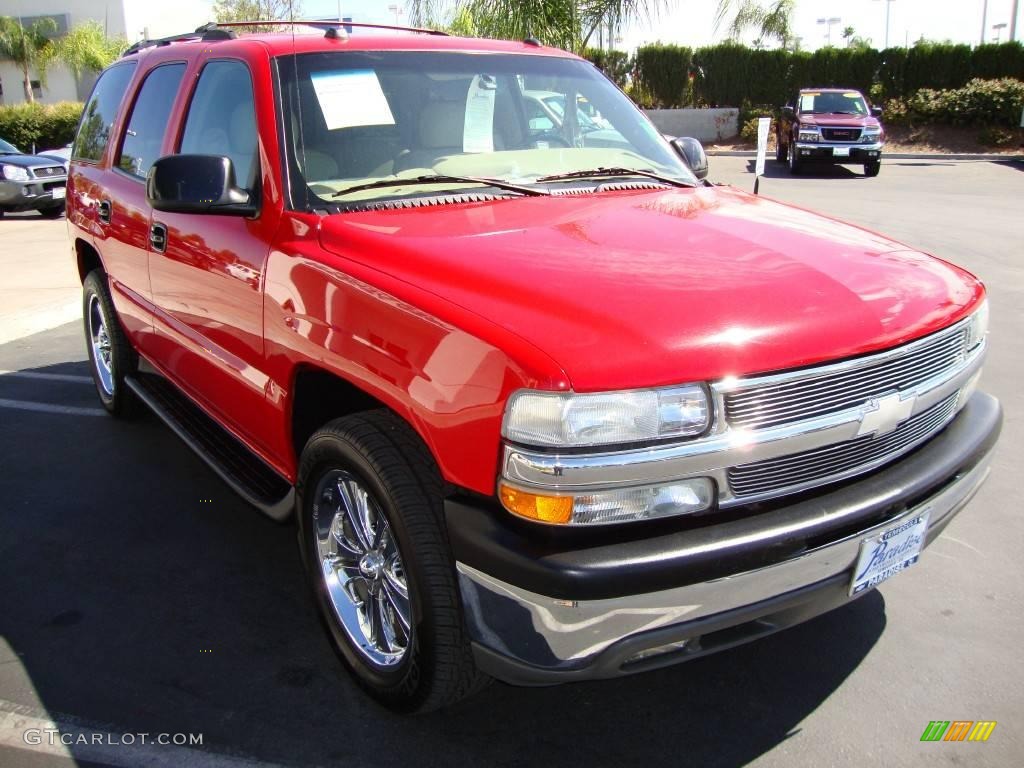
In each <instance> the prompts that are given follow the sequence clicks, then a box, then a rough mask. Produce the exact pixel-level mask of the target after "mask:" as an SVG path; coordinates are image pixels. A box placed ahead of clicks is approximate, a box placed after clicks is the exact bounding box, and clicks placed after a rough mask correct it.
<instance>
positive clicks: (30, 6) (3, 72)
mask: <svg viewBox="0 0 1024 768" xmlns="http://www.w3.org/2000/svg"><path fill="white" fill-rule="evenodd" d="M210 6H211V2H210V0H0V16H13V17H15V18H20V19H21V20H22V22H23V23H26V24H31V23H32V22H33V21H35V20H36V19H38V18H39V17H41V16H49V17H51V18H53V20H54V21H55V22H56V23H57V30H58V32H57V34H58V35H60V34H63V33H64V32H66V31H67V30H68V29H70V28H72V27H75V26H77V25H78V24H81V23H82V22H83V21H90V20H91V21H97V22H99V23H100V24H101V25H103V27H104V29H105V30H106V31H107V34H108V35H109V36H111V37H117V36H121V37H125V38H127V39H128V41H129V42H136V41H138V40H142V39H144V38H147V37H149V38H153V37H166V36H167V35H175V34H178V33H181V32H188V31H190V30H193V29H195V28H196V27H198V26H200V25H201V24H205V23H206V22H208V21H211V20H212V19H213V13H212V11H211V8H210ZM30 77H31V79H32V81H33V86H34V88H33V90H34V91H35V97H36V100H37V101H42V102H46V103H53V102H56V101H82V100H84V99H85V98H86V96H88V94H89V89H90V88H91V87H92V83H93V80H94V79H95V76H94V75H88V74H87V75H85V76H84V77H83V78H82V80H81V81H78V82H76V81H75V78H74V76H73V75H72V74H71V72H69V71H68V69H67V68H66V67H64V66H62V65H59V64H58V65H54V66H53V67H51V68H50V69H49V71H48V72H47V73H46V85H45V86H41V85H40V84H39V77H38V75H37V74H36V73H35V72H31V73H30ZM23 79H24V78H23V75H22V72H21V69H20V67H18V66H16V65H15V64H14V63H13V62H12V61H10V60H9V59H0V104H18V103H20V102H23V101H25V92H24V87H23V85H22V82H23Z"/></svg>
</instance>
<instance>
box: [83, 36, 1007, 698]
mask: <svg viewBox="0 0 1024 768" xmlns="http://www.w3.org/2000/svg"><path fill="white" fill-rule="evenodd" d="M538 91H543V92H544V93H548V94H551V93H554V94H556V95H558V97H559V98H558V99H557V101H558V103H559V104H561V105H562V107H561V109H562V110H563V112H562V113H561V114H560V116H559V117H560V119H559V120H558V121H547V122H546V123H544V124H541V123H539V122H531V119H530V117H529V115H530V111H529V110H530V103H529V99H530V95H529V94H530V93H535V92H538ZM580 105H586V109H587V115H586V118H584V116H583V115H582V114H581V110H580ZM589 123H595V124H599V125H600V126H602V127H601V130H602V132H603V135H605V137H606V138H609V141H607V142H606V143H603V144H602V145H601V146H589V145H588V144H587V143H586V142H585V141H584V138H583V130H582V129H583V127H584V126H586V125H587V124H589ZM612 134H614V135H615V137H616V138H615V141H611V140H610V137H611V136H612ZM689 149H690V150H691V151H692V150H693V147H692V146H690V147H689ZM698 159H699V158H698ZM67 218H68V224H69V232H70V236H71V241H72V243H73V251H74V254H75V257H76V259H77V263H78V269H79V272H80V274H81V277H82V281H83V287H84V314H85V317H84V322H85V331H86V339H87V342H88V346H89V354H90V357H91V360H92V368H93V374H94V377H95V380H96V385H97V390H98V392H99V397H100V399H101V400H102V402H103V404H104V405H105V406H106V408H107V410H109V411H110V412H111V413H112V414H114V415H116V416H121V417H125V416H128V415H130V414H132V413H133V412H134V411H135V410H136V408H137V406H138V405H139V404H145V405H146V406H148V407H149V408H150V409H152V410H153V411H154V412H156V414H158V415H159V416H160V417H161V418H162V419H163V420H165V421H166V422H167V424H168V425H169V426H170V427H171V428H172V429H173V430H174V431H175V432H176V433H177V434H178V435H179V436H180V437H181V438H182V439H183V440H184V441H185V442H186V443H187V444H188V445H189V446H190V447H192V448H193V449H194V450H196V451H197V452H198V453H199V455H200V456H202V457H203V458H204V459H205V460H206V461H207V462H208V464H209V465H210V466H211V467H212V468H213V469H214V470H215V471H216V472H218V473H219V474H220V476H221V477H222V478H223V479H224V480H225V482H226V483H227V484H229V485H230V486H231V487H232V488H234V489H235V490H236V491H237V492H238V493H240V494H241V495H242V496H243V497H244V498H246V499H247V500H248V501H249V502H251V503H252V505H253V506H255V507H257V508H258V509H260V510H262V511H264V512H265V513H267V514H268V515H270V516H272V517H273V518H275V519H277V520H282V521H283V520H286V519H289V518H292V517H294V519H295V520H296V522H297V527H298V532H299V541H300V546H301V550H302V555H303V558H304V561H305V564H306V567H307V570H308V574H309V583H310V587H311V591H312V594H313V595H314V598H315V600H316V602H317V605H318V606H319V608H320V610H321V612H322V614H323V617H324V619H325V624H326V626H327V628H328V630H329V632H330V635H331V637H332V639H333V641H334V644H335V645H336V647H337V649H338V651H339V653H340V656H341V658H342V659H343V661H344V663H345V664H346V665H347V666H348V668H349V669H350V670H351V672H352V674H353V677H354V678H355V680H357V681H358V682H359V684H361V685H362V686H363V687H364V688H365V689H366V690H367V691H369V692H370V693H371V694H372V695H373V696H375V697H376V698H378V699H379V700H381V701H383V702H385V703H386V704H388V705H390V706H392V707H395V708H398V709H403V710H413V709H421V710H422V709H429V708H431V707H438V706H441V705H444V704H446V703H449V702H452V701H454V700H456V699H458V698H460V697H462V696H465V695H467V694H468V693H470V692H472V691H473V690H475V689H476V688H478V687H479V686H480V685H482V684H483V683H485V682H486V681H487V680H488V679H490V678H491V677H497V678H499V679H502V680H505V681H509V682H513V683H520V684H528V685H534V684H548V683H554V682H560V681H570V680H581V679H586V678H601V677H611V676H615V675H622V674H627V673H632V672H639V671H642V670H649V669H654V668H658V667H661V666H664V665H667V664H673V663H676V662H679V661H683V660H686V659H691V658H695V657H698V656H701V655H703V654H706V653H710V652H713V651H717V650H720V649H724V648H728V647H730V646H733V645H736V644H738V643H741V642H745V641H748V640H752V639H755V638H758V637H761V636H763V635H765V634H766V633H768V632H771V631H774V630H778V629H782V628H784V627H788V626H790V625H792V624H795V623H797V622H800V621H803V620H804V619H807V618H809V617H811V616H814V615H816V614H818V613H821V612H822V611H826V610H829V609H831V608H834V607H836V606H839V605H843V604H844V603H846V602H847V601H849V600H851V599H853V598H856V597H858V596H859V595H861V594H864V593H865V592H866V591H868V590H870V589H871V588H873V587H874V586H876V585H877V584H878V583H880V582H881V581H883V580H884V579H886V578H888V577H890V576H892V575H894V574H896V573H899V572H900V571H901V570H903V569H905V568H906V567H907V566H909V565H911V564H913V563H914V562H915V561H916V560H917V558H918V556H919V554H920V553H921V551H922V550H923V549H924V547H925V546H926V545H927V544H929V543H930V542H931V541H932V540H933V539H934V538H935V537H936V536H938V535H939V533H940V532H941V531H942V529H943V528H944V527H945V526H946V525H947V524H948V523H949V521H950V520H951V519H952V518H953V516H954V514H955V513H957V512H958V511H959V510H960V509H961V508H962V507H963V506H964V505H965V504H966V503H967V501H968V500H969V499H970V498H971V496H972V495H973V494H974V492H975V491H976V490H977V488H978V487H979V485H980V484H981V483H982V481H983V480H984V479H985V478H986V476H987V474H988V465H989V460H990V457H991V452H992V449H993V446H994V444H995V442H996V439H997V436H998V434H999V430H1000V425H1001V421H1002V415H1001V410H1000V407H999V404H998V403H997V401H996V400H994V399H993V398H992V397H990V396H989V395H987V394H983V393H982V392H980V391H977V384H978V378H979V376H980V373H981V367H982V361H983V358H984V356H985V350H986V329H987V310H986V302H985V292H984V289H983V287H982V285H981V283H980V282H979V281H978V280H977V279H975V278H974V277H972V276H971V275H969V274H968V273H966V272H964V271H963V270H962V269H959V268H958V267H956V266H954V265H952V264H950V263H948V262H945V261H940V260H938V259H935V258H932V257H930V256H927V255H925V254H922V253H919V252H916V251H914V250H912V249H910V248H908V247H907V246H905V245H901V244H899V243H897V242H894V241H892V240H889V239H888V238H885V237H883V236H881V235H875V234H871V233H868V232H865V231H863V230H861V229H858V228H854V227H850V226H845V225H842V224H839V223H836V222H835V221H833V220H830V219H825V218H822V217H819V216H815V215H813V214H811V213H808V212H805V211H802V210H798V209H795V208H790V207H787V206H785V205H781V204H779V203H776V202H771V201H769V200H765V199H762V198H757V197H752V196H750V195H747V194H744V193H742V192H740V191H738V190H734V189H730V188H727V187H715V186H711V185H708V184H705V183H701V182H699V181H698V180H697V178H695V176H694V175H693V174H692V173H691V172H690V170H688V167H687V164H686V163H684V161H683V152H682V151H681V149H679V148H678V147H676V146H673V145H672V144H670V143H669V142H667V141H666V140H665V139H664V138H663V137H662V136H661V134H660V133H659V132H658V131H657V130H656V129H655V128H654V126H653V125H652V124H651V123H650V122H649V121H648V120H647V119H646V118H645V117H644V115H643V113H641V112H640V111H639V110H638V109H637V108H636V107H635V106H634V105H633V104H632V103H631V102H630V101H629V100H628V99H627V98H626V97H625V96H624V95H623V94H622V93H621V92H620V91H619V90H618V89H617V88H616V87H615V86H614V85H613V84H612V83H611V82H610V81H609V80H608V79H606V78H605V77H604V76H603V75H602V74H601V73H600V72H599V71H598V70H597V69H595V68H594V67H593V66H592V65H590V64H589V63H587V62H586V61H584V60H582V59H579V58H577V57H575V56H572V55H570V54H568V53H565V52H562V51H558V50H554V49H551V48H546V47H542V46H540V45H538V44H536V43H535V42H534V41H526V42H522V43H516V42H497V41H490V40H468V39H457V38H451V37H445V36H441V35H438V34H425V33H416V32H412V31H406V32H396V33H390V34H376V33H372V32H370V31H367V30H365V29H363V28H361V27H358V26H356V27H355V28H354V31H353V32H352V33H351V34H347V33H346V32H344V31H343V30H342V29H335V28H333V27H328V28H326V29H324V28H322V27H321V28H316V27H314V28H313V31H312V33H310V34H298V35H295V36H294V37H293V36H292V35H291V34H259V35H251V36H241V37H236V36H235V35H234V34H233V33H232V32H231V31H230V30H228V29H225V28H223V27H219V28H217V27H206V28H203V29H201V30H199V31H197V32H196V33H194V34H190V35H184V36H181V37H180V38H175V39H170V40H161V41H151V42H148V43H146V44H141V45H138V46H136V47H135V48H133V49H132V50H130V51H129V52H128V53H127V55H126V56H125V57H124V58H123V59H122V60H120V61H118V62H117V63H116V64H115V65H113V66H112V67H110V68H109V69H108V70H106V72H104V73H103V74H102V76H101V77H100V78H99V80H98V82H97V84H96V86H95V89H94V91H93V93H92V96H91V97H90V99H89V101H88V104H87V106H86V109H85V114H84V117H83V119H82V122H81V126H80V129H79V132H78V137H77V140H76V142H75V145H74V153H73V160H72V163H71V173H70V179H69V182H68V216H67ZM155 458H156V457H154V459H155Z"/></svg>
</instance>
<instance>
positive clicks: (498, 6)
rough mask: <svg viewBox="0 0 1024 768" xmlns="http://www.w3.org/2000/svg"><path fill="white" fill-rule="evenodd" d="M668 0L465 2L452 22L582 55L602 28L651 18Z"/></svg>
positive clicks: (499, 0)
mask: <svg viewBox="0 0 1024 768" xmlns="http://www.w3.org/2000/svg"><path fill="white" fill-rule="evenodd" d="M669 2H670V0H467V2H465V3H464V4H463V5H461V6H460V7H459V10H458V11H457V12H456V18H459V25H460V27H465V26H466V22H467V17H466V15H465V13H464V12H468V14H469V19H468V20H471V21H472V26H473V28H475V29H476V31H477V33H478V34H480V35H483V36H484V37H497V38H504V39H507V40H522V39H524V38H527V37H536V38H538V39H539V40H541V41H542V42H544V43H547V44H548V45H555V46H558V47H560V48H567V49H570V50H576V51H582V50H583V49H584V48H586V46H587V43H588V42H589V41H590V39H591V38H592V37H593V36H594V33H595V32H597V30H598V29H599V28H600V27H601V25H602V24H609V23H611V24H620V23H622V22H623V21H625V20H627V19H636V18H650V17H652V16H655V15H656V14H657V13H658V12H659V11H660V10H662V9H663V8H664V7H665V6H667V5H669Z"/></svg>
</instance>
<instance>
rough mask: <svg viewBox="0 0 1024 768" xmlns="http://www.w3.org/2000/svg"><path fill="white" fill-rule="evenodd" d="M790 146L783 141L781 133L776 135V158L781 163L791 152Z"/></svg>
mask: <svg viewBox="0 0 1024 768" xmlns="http://www.w3.org/2000/svg"><path fill="white" fill-rule="evenodd" d="M788 149H789V147H788V146H787V145H786V144H783V143H782V136H781V135H780V134H776V135H775V160H776V162H779V163H784V162H786V160H787V158H788V156H789V152H788Z"/></svg>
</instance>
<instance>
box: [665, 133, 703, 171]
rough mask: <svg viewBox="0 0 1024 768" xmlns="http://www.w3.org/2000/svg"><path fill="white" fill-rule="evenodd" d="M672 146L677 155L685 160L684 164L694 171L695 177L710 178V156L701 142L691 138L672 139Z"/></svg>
mask: <svg viewBox="0 0 1024 768" xmlns="http://www.w3.org/2000/svg"><path fill="white" fill-rule="evenodd" d="M671 144H672V148H673V149H674V150H675V151H676V153H677V154H678V155H679V156H680V157H681V158H683V162H684V163H686V165H687V166H688V167H689V169H690V170H691V171H693V175H694V176H696V177H697V178H698V179H706V178H707V177H708V156H707V154H706V153H705V152H704V146H703V145H702V144H701V143H700V142H699V141H697V140H696V139H692V138H690V137H689V136H682V137H680V138H678V139H672V142H671Z"/></svg>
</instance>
